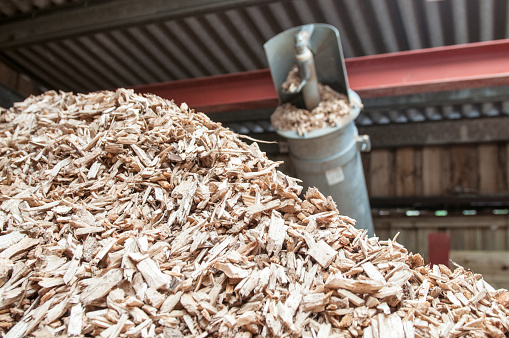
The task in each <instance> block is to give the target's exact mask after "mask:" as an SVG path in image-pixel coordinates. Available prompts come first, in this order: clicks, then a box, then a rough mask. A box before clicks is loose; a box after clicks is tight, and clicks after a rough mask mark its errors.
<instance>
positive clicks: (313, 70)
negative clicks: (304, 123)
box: [264, 24, 374, 236]
mask: <svg viewBox="0 0 509 338" xmlns="http://www.w3.org/2000/svg"><path fill="white" fill-rule="evenodd" d="M264 48H265V54H266V56H267V60H268V63H269V67H270V72H271V74H272V79H273V81H274V86H275V88H276V92H277V94H278V98H279V104H284V103H287V102H290V103H292V104H294V105H295V106H297V107H300V108H304V107H305V108H307V109H308V110H312V109H313V108H314V107H315V106H316V105H317V104H318V103H319V102H320V98H319V96H317V95H319V94H318V90H317V82H320V83H322V84H326V85H329V86H330V87H331V88H332V89H334V90H336V91H337V92H339V93H343V94H345V95H347V96H348V98H349V100H350V103H351V106H352V109H351V112H350V114H348V115H346V116H344V117H343V118H342V119H341V120H340V121H336V126H334V127H326V128H322V129H318V130H313V131H311V132H309V133H307V134H304V135H302V136H301V135H298V134H297V132H296V131H282V130H276V131H277V133H278V134H280V135H281V136H283V137H285V138H287V139H288V148H289V152H290V158H291V160H292V163H293V165H294V167H295V171H296V173H297V176H298V178H300V179H301V180H302V181H303V184H304V186H315V187H317V188H318V189H319V190H320V191H321V192H322V193H323V194H325V195H330V196H332V197H333V199H334V201H335V202H336V203H337V204H338V209H339V211H340V212H341V213H342V214H343V215H347V216H350V217H352V218H354V219H356V220H357V226H358V227H359V228H363V229H367V230H368V234H369V235H370V236H372V235H373V234H374V231H373V220H372V217H371V208H370V205H369V199H368V194H367V189H366V181H365V178H364V172H363V170H362V162H361V158H360V153H359V151H369V150H370V149H371V144H370V141H369V137H367V136H362V137H360V136H359V135H358V132H357V128H356V126H355V124H354V122H353V120H354V119H355V118H356V117H357V116H358V115H359V112H360V110H361V106H362V104H361V100H360V98H359V96H358V95H357V94H356V93H355V92H354V91H352V90H350V88H349V87H348V77H347V75H346V68H345V62H344V57H343V51H342V49H341V43H340V38H339V32H338V30H337V29H336V28H334V27H333V26H330V25H326V24H312V25H305V26H300V27H295V28H291V29H288V30H286V31H284V32H282V33H280V34H278V35H276V36H275V37H273V38H271V39H270V40H269V41H267V42H266V43H265V45H264ZM295 65H297V66H298V68H299V75H300V78H301V79H302V80H303V81H302V83H301V84H300V85H299V87H298V88H297V90H296V91H294V92H287V91H285V90H284V89H283V87H282V84H283V83H284V82H285V80H286V78H287V76H288V73H289V72H290V70H291V69H292V68H293V67H294V66H295Z"/></svg>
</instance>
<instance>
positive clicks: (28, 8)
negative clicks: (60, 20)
mask: <svg viewBox="0 0 509 338" xmlns="http://www.w3.org/2000/svg"><path fill="white" fill-rule="evenodd" d="M85 3H87V1H86V0H0V22H1V21H6V20H9V19H12V18H19V17H24V16H27V15H34V13H39V12H46V11H50V10H55V9H61V8H64V7H65V8H67V7H69V6H73V5H77V4H85Z"/></svg>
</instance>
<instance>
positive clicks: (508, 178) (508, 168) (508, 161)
mask: <svg viewBox="0 0 509 338" xmlns="http://www.w3.org/2000/svg"><path fill="white" fill-rule="evenodd" d="M504 154H505V156H504V160H505V172H504V177H505V186H504V187H505V191H509V143H507V144H506V145H505V152H504Z"/></svg>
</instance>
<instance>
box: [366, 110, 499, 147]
mask: <svg viewBox="0 0 509 338" xmlns="http://www.w3.org/2000/svg"><path fill="white" fill-rule="evenodd" d="M508 127H509V117H508V116H497V117H486V118H477V119H460V120H442V121H430V122H420V123H400V124H387V125H371V126H358V129H359V134H368V135H369V136H370V137H371V144H372V147H373V148H388V147H404V146H418V145H421V146H422V145H444V144H464V143H485V142H506V141H509V134H508V133H507V128H508ZM387 135H390V137H387Z"/></svg>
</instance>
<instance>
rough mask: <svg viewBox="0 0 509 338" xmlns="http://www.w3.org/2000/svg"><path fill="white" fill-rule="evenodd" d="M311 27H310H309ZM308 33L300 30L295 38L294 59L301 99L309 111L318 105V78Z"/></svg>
mask: <svg viewBox="0 0 509 338" xmlns="http://www.w3.org/2000/svg"><path fill="white" fill-rule="evenodd" d="M310 26H312V25H310ZM309 36H310V32H309V31H307V30H301V31H300V32H299V33H298V34H297V35H296V36H295V52H296V54H295V59H296V60H297V67H298V68H299V76H300V78H301V80H302V81H303V85H304V86H303V87H302V97H303V98H304V104H305V106H306V109H307V110H309V111H311V110H313V109H314V108H315V107H316V106H318V104H319V103H320V93H319V91H318V77H317V76H316V68H315V60H314V58H313V53H312V52H311V50H310V49H309V47H308V41H309Z"/></svg>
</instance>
